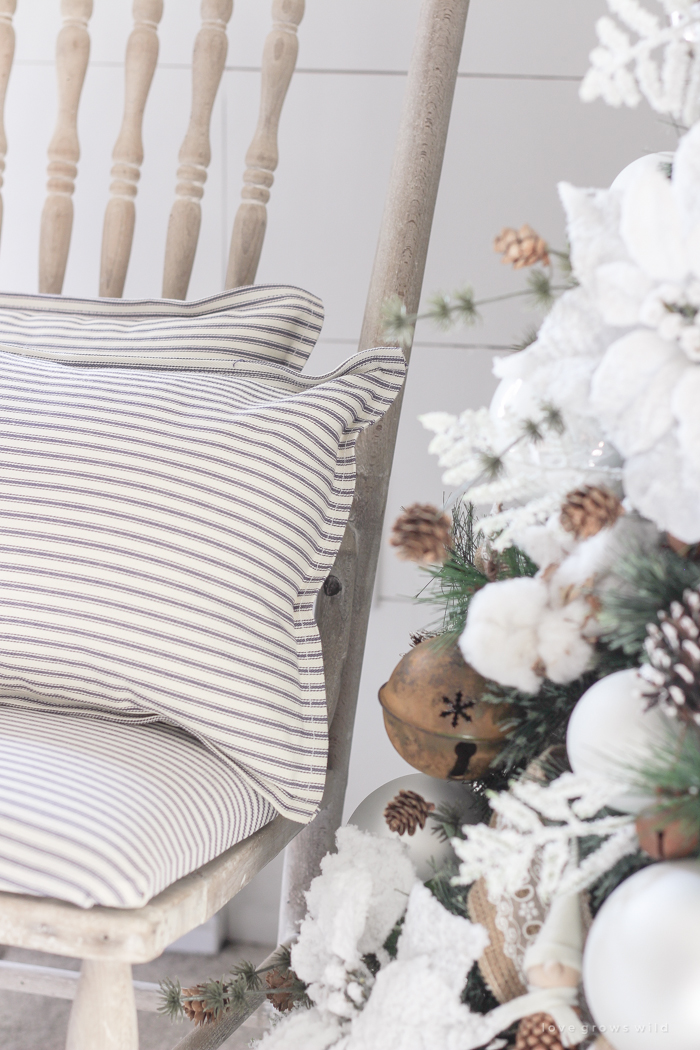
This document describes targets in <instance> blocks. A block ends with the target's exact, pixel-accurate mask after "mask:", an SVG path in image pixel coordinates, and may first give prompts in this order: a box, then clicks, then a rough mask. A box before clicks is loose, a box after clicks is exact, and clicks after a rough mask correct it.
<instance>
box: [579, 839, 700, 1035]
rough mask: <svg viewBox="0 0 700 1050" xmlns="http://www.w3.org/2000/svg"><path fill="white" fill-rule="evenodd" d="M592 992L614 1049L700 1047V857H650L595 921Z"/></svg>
mask: <svg viewBox="0 0 700 1050" xmlns="http://www.w3.org/2000/svg"><path fill="white" fill-rule="evenodd" d="M583 985H584V989H585V992H586V1000H587V1002H588V1005H589V1007H590V1010H591V1013H592V1014H593V1018H594V1020H595V1022H596V1024H597V1025H599V1026H600V1029H601V1032H602V1034H603V1035H604V1036H605V1038H606V1039H607V1040H608V1042H609V1043H610V1044H611V1045H612V1046H613V1047H614V1048H615V1050H698V1047H700V862H698V861H697V860H681V861H673V862H667V863H663V864H652V865H651V866H650V867H648V868H645V869H644V870H643V871H638V872H637V873H636V874H635V875H632V876H631V877H630V878H629V879H626V880H625V881H624V882H623V883H622V884H621V885H620V886H618V888H617V889H616V890H615V891H614V892H613V893H612V894H611V895H610V897H608V899H607V900H606V902H605V904H604V905H603V907H602V908H601V909H600V911H599V913H598V915H597V916H596V917H595V919H594V921H593V925H592V926H591V929H590V932H589V934H588V939H587V941H586V947H585V950H584V955H583Z"/></svg>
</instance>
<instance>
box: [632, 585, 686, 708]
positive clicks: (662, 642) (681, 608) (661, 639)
mask: <svg viewBox="0 0 700 1050" xmlns="http://www.w3.org/2000/svg"><path fill="white" fill-rule="evenodd" d="M659 620H660V623H659V624H658V625H657V624H655V623H650V624H648V625H647V638H646V641H645V643H644V648H645V650H646V653H647V656H648V657H649V663H648V664H644V665H643V666H642V667H641V669H640V674H641V676H642V678H643V679H644V680H645V681H646V682H648V684H649V685H650V686H651V687H652V688H651V690H649V691H648V693H647V695H648V697H649V701H650V703H649V706H650V707H651V706H653V705H655V704H659V705H660V706H661V708H662V709H663V711H664V712H665V713H666V714H667V715H671V716H673V717H677V716H680V717H681V718H684V719H685V720H687V721H693V722H695V723H696V724H697V725H700V644H699V643H700V593H698V591H697V590H690V589H688V590H686V591H684V592H683V601H682V602H671V607H670V609H669V611H668V612H660V613H659Z"/></svg>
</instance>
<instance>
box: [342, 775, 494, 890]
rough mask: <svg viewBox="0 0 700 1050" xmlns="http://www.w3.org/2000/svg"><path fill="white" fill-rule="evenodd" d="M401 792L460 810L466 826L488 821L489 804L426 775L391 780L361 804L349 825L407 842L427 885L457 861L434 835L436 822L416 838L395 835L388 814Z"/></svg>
mask: <svg viewBox="0 0 700 1050" xmlns="http://www.w3.org/2000/svg"><path fill="white" fill-rule="evenodd" d="M401 790H403V791H415V792H416V793H417V794H418V795H421V796H422V798H424V799H425V801H426V802H432V803H433V805H434V806H435V809H437V808H438V806H439V805H440V803H446V804H447V805H448V806H450V807H452V808H454V809H457V810H458V812H459V813H460V816H461V821H462V823H463V824H478V823H479V822H480V821H482V820H484V819H488V804H487V803H486V801H485V799H484V798H483V796H479V795H477V794H476V792H475V791H474V789H473V787H472V786H471V785H470V784H468V783H464V782H462V781H449V780H437V779H436V778H435V777H429V776H426V775H425V773H409V774H408V775H407V776H405V777H398V778H397V779H396V780H390V781H389V782H388V783H387V784H382V786H381V787H379V788H377V790H376V791H373V792H372V794H371V795H368V796H367V798H366V799H365V800H364V801H363V802H361V803H360V805H359V806H358V807H357V809H356V810H355V812H354V813H353V815H352V816H351V817H350V819H349V820H348V821H347V823H348V824H354V825H355V826H356V827H358V828H360V829H361V830H362V831H371V832H372V833H373V834H374V835H380V836H381V837H382V838H390V839H398V840H399V841H400V842H404V843H405V844H406V846H408V852H409V856H410V858H411V860H412V861H413V863H414V865H415V867H416V872H417V874H418V878H419V879H421V880H422V881H423V882H426V881H427V880H428V879H430V878H432V876H433V875H434V874H435V871H436V870H439V869H440V868H441V867H444V866H445V865H446V864H447V863H449V861H450V860H451V859H454V856H455V854H454V850H453V849H452V847H451V846H450V844H449V842H441V841H440V838H439V837H438V835H437V834H435V833H434V832H433V830H432V829H433V828H434V827H435V822H434V821H433V820H430V819H428V820H427V821H426V823H425V827H424V828H420V827H417V828H416V830H415V832H414V833H413V835H409V834H408V833H404V834H403V835H399V833H398V832H397V831H391V829H390V828H389V825H388V824H387V822H386V820H385V819H384V810H385V809H386V807H387V805H388V804H389V802H391V801H392V800H393V799H395V798H396V796H397V795H398V793H399V791H401Z"/></svg>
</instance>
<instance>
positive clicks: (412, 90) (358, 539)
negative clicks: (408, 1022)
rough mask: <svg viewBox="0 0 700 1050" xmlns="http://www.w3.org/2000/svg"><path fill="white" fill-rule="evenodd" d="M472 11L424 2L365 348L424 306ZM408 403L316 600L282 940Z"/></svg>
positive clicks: (312, 841) (332, 813)
mask: <svg viewBox="0 0 700 1050" xmlns="http://www.w3.org/2000/svg"><path fill="white" fill-rule="evenodd" d="M468 9H469V0H423V4H422V6H421V11H420V17H419V22H418V28H417V33H416V38H415V44H414V49H413V55H412V59H411V64H410V68H409V72H408V80H407V84H406V91H405V95H404V102H403V111H402V115H401V122H400V125H399V132H398V139H397V143H396V148H395V152H394V160H393V166H392V170H391V177H390V180H389V189H388V194H387V199H386V203H385V207H384V216H383V219H382V226H381V230H380V234H379V243H378V246H377V252H376V256H375V260H374V268H373V270H372V278H371V281H370V287H369V294H368V296H367V305H366V309H365V316H364V322H363V325H362V332H361V334H360V343H359V349H360V350H365V349H368V348H369V347H372V346H381V345H382V344H383V343H386V338H385V336H384V332H383V321H382V310H383V307H384V303H385V302H386V301H387V299H389V298H391V297H392V296H394V295H398V296H399V298H400V299H401V301H402V302H403V303H404V304H405V306H406V310H407V311H408V313H415V312H417V310H418V304H419V300H420V295H421V288H422V285H423V274H424V271H425V261H426V257H427V254H428V244H429V241H430V230H431V226H432V221H433V212H434V209H435V201H436V198H437V191H438V186H439V184H440V173H441V171H442V161H443V156H444V152H445V142H446V139H447V129H448V126H449V121H450V112H451V107H452V98H453V95H454V89H455V83H456V80H457V71H458V67H459V59H460V55H461V51H462V41H463V39H464V29H465V24H466V19H467V12H468ZM406 356H407V357H410V348H407V349H406ZM401 400H402V399H401V397H400V396H399V398H397V400H396V401H395V402H394V404H393V405H392V407H391V408H390V409H389V411H388V412H387V414H386V416H385V417H384V419H383V420H382V422H381V423H378V424H377V425H376V426H374V427H371V428H370V429H369V430H368V431H366V432H365V433H364V434H363V435H362V436H361V438H360V440H359V442H358V448H357V487H356V490H355V501H354V504H353V510H352V512H351V515H350V521H349V523H348V526H347V529H346V531H345V537H344V540H343V544H342V546H341V549H340V552H339V555H338V558H337V561H336V564H335V566H334V568H333V572H332V574H331V576H330V577H329V578H328V580H327V581H326V585H325V586H324V588H323V590H322V591H321V593H320V594H319V597H318V604H317V619H318V622H319V627H320V630H321V637H322V640H323V653H324V666H325V672H326V688H327V694H328V708H329V715H328V716H329V722H330V750H329V756H328V776H327V780H326V790H325V794H324V799H323V803H322V806H321V810H320V812H319V813H318V815H317V816H316V818H315V819H314V820H313V822H312V823H311V824H309V825H307V827H305V828H304V830H303V831H302V832H301V833H300V834H299V835H297V837H296V838H295V839H294V841H293V842H291V843H290V845H289V846H288V847H287V850H286V854H285V869H284V883H283V898H282V909H281V915H280V931H279V932H280V936H279V940H280V941H283V940H285V939H287V938H288V937H290V936H292V935H293V934H294V932H295V929H296V926H297V923H298V922H299V921H300V919H302V918H303V916H304V914H305V902H304V892H305V890H307V889H308V887H309V884H310V882H311V879H312V878H314V876H315V875H317V874H318V872H319V864H320V861H321V858H322V857H324V856H325V854H326V853H327V852H328V851H329V850H331V849H333V848H334V839H335V831H336V829H337V828H338V826H339V825H340V823H341V821H342V810H343V802H344V800H345V788H346V785H347V777H348V766H349V762H350V748H351V742H352V733H353V725H354V721H355V708H356V706H357V694H358V690H359V686H360V675H361V672H362V660H363V655H364V649H365V638H366V634H367V624H368V621H369V614H370V609H371V605H372V592H373V589H374V578H375V573H376V568H377V560H378V558H379V546H380V542H381V535H382V522H383V519H384V510H385V507H386V499H387V493H388V489H389V477H390V474H391V464H392V460H393V456H394V446H395V444H396V433H397V430H398V424H399V416H400V413H401Z"/></svg>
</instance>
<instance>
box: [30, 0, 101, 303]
mask: <svg viewBox="0 0 700 1050" xmlns="http://www.w3.org/2000/svg"><path fill="white" fill-rule="evenodd" d="M61 15H62V16H63V26H62V28H61V31H60V33H59V34H58V40H57V41H56V75H57V78H58V116H57V118H56V130H55V131H54V133H53V138H52V139H51V142H50V143H49V164H48V168H47V173H48V180H47V183H46V188H47V190H48V195H47V197H46V202H45V204H44V210H43V212H42V213H41V235H40V242H39V291H40V292H54V293H57V294H58V293H60V292H61V291H62V289H63V278H64V276H65V273H66V264H67V262H68V249H69V248H70V238H71V233H72V230H73V191H74V189H75V178H76V175H77V174H78V161H79V160H80V143H79V141H78V105H79V103H80V95H81V92H82V90H83V82H84V80H85V73H86V71H87V66H88V59H89V58H90V35H89V33H88V30H87V25H88V22H89V21H90V16H91V15H92V0H61Z"/></svg>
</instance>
